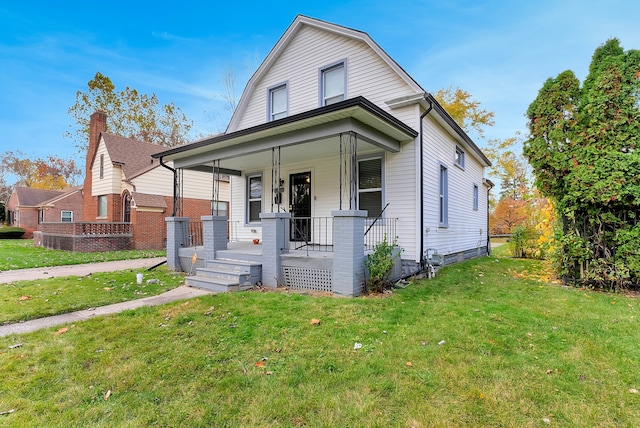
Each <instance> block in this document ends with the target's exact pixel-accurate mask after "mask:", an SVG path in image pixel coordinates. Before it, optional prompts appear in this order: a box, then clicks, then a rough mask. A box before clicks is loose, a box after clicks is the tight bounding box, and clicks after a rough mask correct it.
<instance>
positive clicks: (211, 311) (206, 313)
mask: <svg viewBox="0 0 640 428" xmlns="http://www.w3.org/2000/svg"><path fill="white" fill-rule="evenodd" d="M212 313H213V306H211V307H210V308H209V310H208V311H207V312H205V313H204V314H205V315H211V314H212Z"/></svg>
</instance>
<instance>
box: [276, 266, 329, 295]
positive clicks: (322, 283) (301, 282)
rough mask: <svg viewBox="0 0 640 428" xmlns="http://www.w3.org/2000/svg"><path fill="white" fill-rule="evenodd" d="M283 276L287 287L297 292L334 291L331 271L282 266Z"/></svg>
mask: <svg viewBox="0 0 640 428" xmlns="http://www.w3.org/2000/svg"><path fill="white" fill-rule="evenodd" d="M282 274H283V275H284V282H285V284H286V285H287V287H291V288H295V289H297V290H312V291H328V292H331V291H333V287H332V274H331V270H330V269H315V268H308V267H298V266H282Z"/></svg>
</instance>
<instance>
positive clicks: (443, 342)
mask: <svg viewBox="0 0 640 428" xmlns="http://www.w3.org/2000/svg"><path fill="white" fill-rule="evenodd" d="M445 343H447V342H445V341H444V340H441V341H440V342H438V345H440V346H442V345H444V344H445Z"/></svg>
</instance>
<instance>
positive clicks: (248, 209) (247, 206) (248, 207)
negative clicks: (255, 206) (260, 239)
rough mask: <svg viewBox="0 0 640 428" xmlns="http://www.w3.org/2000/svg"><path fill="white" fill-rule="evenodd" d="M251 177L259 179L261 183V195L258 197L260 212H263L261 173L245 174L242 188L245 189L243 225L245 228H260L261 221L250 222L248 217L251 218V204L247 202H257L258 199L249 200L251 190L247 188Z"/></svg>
mask: <svg viewBox="0 0 640 428" xmlns="http://www.w3.org/2000/svg"><path fill="white" fill-rule="evenodd" d="M253 177H260V181H261V182H262V195H261V196H260V212H263V210H264V177H263V174H262V172H254V173H249V174H245V182H244V187H245V192H246V193H245V198H244V202H245V210H244V211H245V212H244V224H245V226H260V225H261V223H262V222H261V221H260V220H257V221H251V220H250V217H251V204H250V203H249V202H251V201H257V200H258V199H257V198H256V199H250V197H251V189H250V188H249V185H250V184H249V183H250V179H251V178H253Z"/></svg>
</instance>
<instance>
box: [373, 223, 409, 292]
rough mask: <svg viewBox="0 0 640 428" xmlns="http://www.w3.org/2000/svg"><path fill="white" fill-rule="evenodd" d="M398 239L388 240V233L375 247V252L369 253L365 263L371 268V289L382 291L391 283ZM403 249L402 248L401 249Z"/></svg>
mask: <svg viewBox="0 0 640 428" xmlns="http://www.w3.org/2000/svg"><path fill="white" fill-rule="evenodd" d="M396 243H397V241H394V242H393V243H392V244H389V243H388V242H387V235H384V239H383V240H382V242H381V243H379V244H377V245H376V246H375V247H374V248H373V253H371V254H368V255H367V259H366V260H365V265H366V266H367V269H369V283H368V288H369V291H373V292H378V293H380V292H382V291H384V289H385V288H386V287H387V286H388V285H389V273H390V272H391V269H392V268H393V262H394V260H393V250H394V248H395V247H396ZM400 251H402V250H400Z"/></svg>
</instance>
